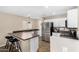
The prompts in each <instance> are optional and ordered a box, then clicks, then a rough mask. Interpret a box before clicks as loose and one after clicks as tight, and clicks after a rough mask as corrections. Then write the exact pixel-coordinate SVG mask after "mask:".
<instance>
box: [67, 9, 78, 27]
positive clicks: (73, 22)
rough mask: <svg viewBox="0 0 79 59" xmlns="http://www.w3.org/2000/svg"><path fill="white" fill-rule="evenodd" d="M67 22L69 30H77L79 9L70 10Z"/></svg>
mask: <svg viewBox="0 0 79 59" xmlns="http://www.w3.org/2000/svg"><path fill="white" fill-rule="evenodd" d="M67 21H68V27H69V28H77V25H78V23H77V22H78V9H72V10H69V11H68V13H67Z"/></svg>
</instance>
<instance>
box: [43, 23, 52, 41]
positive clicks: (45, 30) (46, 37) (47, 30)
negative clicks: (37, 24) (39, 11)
mask: <svg viewBox="0 0 79 59" xmlns="http://www.w3.org/2000/svg"><path fill="white" fill-rule="evenodd" d="M50 26H51V24H50V23H49V22H44V23H42V40H43V41H47V42H50Z"/></svg>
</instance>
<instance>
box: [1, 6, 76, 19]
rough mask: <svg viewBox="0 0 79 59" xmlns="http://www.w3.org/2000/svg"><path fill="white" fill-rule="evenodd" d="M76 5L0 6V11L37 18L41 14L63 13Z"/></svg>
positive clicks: (53, 14) (54, 14)
mask: <svg viewBox="0 0 79 59" xmlns="http://www.w3.org/2000/svg"><path fill="white" fill-rule="evenodd" d="M72 8H76V6H0V12H5V13H9V14H14V15H18V16H24V17H27V16H30V17H33V18H39V17H43V16H56V15H64V14H66V13H67V10H69V9H72Z"/></svg>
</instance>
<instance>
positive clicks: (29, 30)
mask: <svg viewBox="0 0 79 59" xmlns="http://www.w3.org/2000/svg"><path fill="white" fill-rule="evenodd" d="M38 30H39V29H28V30H17V31H13V33H19V32H31V31H38Z"/></svg>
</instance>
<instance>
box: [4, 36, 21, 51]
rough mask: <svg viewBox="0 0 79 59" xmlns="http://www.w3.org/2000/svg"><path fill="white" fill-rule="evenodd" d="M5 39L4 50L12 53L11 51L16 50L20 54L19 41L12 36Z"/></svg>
mask: <svg viewBox="0 0 79 59" xmlns="http://www.w3.org/2000/svg"><path fill="white" fill-rule="evenodd" d="M5 38H6V39H7V42H6V48H8V49H9V52H14V50H13V49H15V50H16V49H17V50H18V51H20V52H22V50H21V47H20V44H19V40H18V39H17V38H15V37H13V36H6V37H5Z"/></svg>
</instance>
